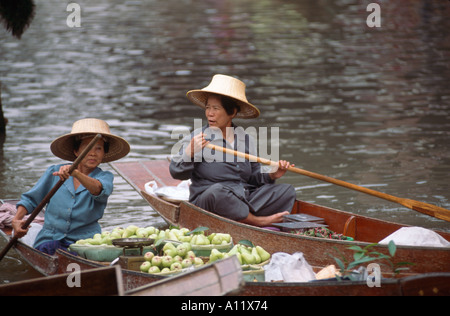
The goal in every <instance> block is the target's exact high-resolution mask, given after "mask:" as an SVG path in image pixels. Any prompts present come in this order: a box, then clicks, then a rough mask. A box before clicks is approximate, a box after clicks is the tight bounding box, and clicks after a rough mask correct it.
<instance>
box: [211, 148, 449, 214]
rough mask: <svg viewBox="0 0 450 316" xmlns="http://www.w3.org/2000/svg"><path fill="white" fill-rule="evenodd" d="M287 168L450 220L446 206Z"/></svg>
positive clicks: (231, 152) (238, 154) (252, 158)
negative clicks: (400, 196)
mask: <svg viewBox="0 0 450 316" xmlns="http://www.w3.org/2000/svg"><path fill="white" fill-rule="evenodd" d="M206 147H208V148H210V149H214V150H219V151H222V152H224V153H226V154H229V155H234V156H236V157H241V158H245V159H247V160H249V161H253V162H259V163H262V164H265V165H271V166H278V162H274V161H271V160H268V159H264V158H260V157H257V156H253V155H249V154H246V153H242V152H239V151H235V150H232V149H228V148H223V147H220V146H216V145H213V144H208V145H206ZM287 170H289V171H292V172H295V173H298V174H301V175H304V176H308V177H311V178H314V179H318V180H321V181H325V182H329V183H333V184H336V185H340V186H342V187H345V188H348V189H352V190H356V191H359V192H363V193H366V194H370V195H373V196H376V197H379V198H382V199H385V200H388V201H391V202H395V203H398V204H400V205H403V206H405V207H407V208H409V209H412V210H414V211H417V212H420V213H423V214H427V215H430V216H433V217H436V218H439V219H443V220H445V221H448V222H450V210H447V209H445V208H442V207H439V206H435V205H432V204H428V203H424V202H419V201H415V200H411V199H404V198H399V197H396V196H393V195H389V194H386V193H382V192H378V191H375V190H371V189H368V188H364V187H362V186H359V185H356V184H352V183H348V182H345V181H342V180H338V179H334V178H330V177H327V176H324V175H321V174H318V173H314V172H310V171H307V170H303V169H300V168H296V167H289V168H288V169H287Z"/></svg>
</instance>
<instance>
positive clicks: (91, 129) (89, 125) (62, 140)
mask: <svg viewBox="0 0 450 316" xmlns="http://www.w3.org/2000/svg"><path fill="white" fill-rule="evenodd" d="M97 134H102V136H103V137H104V139H105V142H108V143H109V151H108V152H107V153H105V157H104V158H103V161H102V162H110V161H115V160H119V159H120V158H123V157H125V156H126V155H128V153H129V152H130V145H129V144H128V142H127V141H126V140H125V139H123V138H121V137H119V136H116V135H113V134H111V131H110V129H109V125H108V123H106V122H105V121H102V120H99V119H93V118H88V119H83V120H79V121H76V122H75V123H73V126H72V132H71V133H70V134H67V135H64V136H61V137H58V138H57V139H55V140H54V141H53V142H52V144H51V145H50V149H51V151H52V153H53V154H54V155H55V156H56V157H59V158H61V159H64V160H69V161H75V159H76V156H75V154H74V152H73V151H74V145H75V140H76V137H77V136H80V137H82V136H89V135H92V136H95V135H97Z"/></svg>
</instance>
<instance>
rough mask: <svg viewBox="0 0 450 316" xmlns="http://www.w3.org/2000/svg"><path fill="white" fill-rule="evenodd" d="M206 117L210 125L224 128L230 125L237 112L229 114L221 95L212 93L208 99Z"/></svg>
mask: <svg viewBox="0 0 450 316" xmlns="http://www.w3.org/2000/svg"><path fill="white" fill-rule="evenodd" d="M205 113H206V119H207V120H208V123H209V126H210V127H218V128H220V129H224V128H226V127H230V126H231V123H232V120H233V118H234V117H235V115H236V114H233V115H229V114H228V113H227V112H226V111H225V109H224V108H223V106H222V101H221V99H220V97H218V96H215V95H211V96H209V97H208V100H207V101H206V111H205Z"/></svg>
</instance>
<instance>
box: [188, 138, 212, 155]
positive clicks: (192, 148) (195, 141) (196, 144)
mask: <svg viewBox="0 0 450 316" xmlns="http://www.w3.org/2000/svg"><path fill="white" fill-rule="evenodd" d="M208 143H209V141H207V140H206V139H205V134H203V133H201V134H198V135H196V136H194V137H192V139H191V142H190V143H189V146H187V147H186V155H188V156H190V157H191V158H192V157H194V154H195V153H197V152H199V151H200V150H202V149H203V148H205V146H206V145H207V144H208Z"/></svg>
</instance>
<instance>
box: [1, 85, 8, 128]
mask: <svg viewBox="0 0 450 316" xmlns="http://www.w3.org/2000/svg"><path fill="white" fill-rule="evenodd" d="M6 122H7V120H6V119H5V117H4V116H3V107H2V83H1V82H0V136H1V135H5V134H6Z"/></svg>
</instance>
